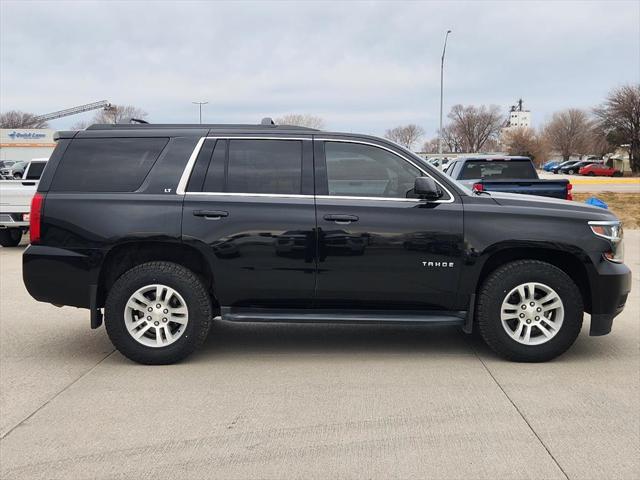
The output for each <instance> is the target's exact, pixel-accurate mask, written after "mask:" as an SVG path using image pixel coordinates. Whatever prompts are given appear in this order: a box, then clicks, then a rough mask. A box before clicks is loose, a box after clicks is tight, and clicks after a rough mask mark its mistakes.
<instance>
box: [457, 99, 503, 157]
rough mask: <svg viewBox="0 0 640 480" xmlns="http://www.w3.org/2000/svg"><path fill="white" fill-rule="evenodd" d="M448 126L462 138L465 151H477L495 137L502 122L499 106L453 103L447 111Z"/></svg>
mask: <svg viewBox="0 0 640 480" xmlns="http://www.w3.org/2000/svg"><path fill="white" fill-rule="evenodd" d="M448 117H449V119H451V124H450V128H451V129H452V130H453V131H454V132H455V133H456V136H458V137H460V138H462V148H463V149H464V150H466V151H467V152H478V151H480V150H482V147H483V146H484V144H485V143H486V142H487V140H489V139H492V138H497V137H498V134H499V133H500V129H501V128H502V126H503V124H504V118H503V116H502V114H501V113H500V107H498V106H497V105H491V106H490V107H487V106H485V105H481V106H480V107H476V106H474V105H468V106H466V107H465V106H463V105H454V106H453V108H452V109H451V112H449V115H448Z"/></svg>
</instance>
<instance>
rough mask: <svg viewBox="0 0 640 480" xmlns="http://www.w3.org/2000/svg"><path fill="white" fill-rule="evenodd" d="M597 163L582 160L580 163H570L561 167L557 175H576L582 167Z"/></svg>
mask: <svg viewBox="0 0 640 480" xmlns="http://www.w3.org/2000/svg"><path fill="white" fill-rule="evenodd" d="M592 163H595V162H594V161H593V160H580V161H579V162H574V163H570V164H569V165H565V166H564V167H560V168H559V169H558V172H557V173H564V174H568V175H575V174H576V173H578V172H579V171H580V169H581V168H582V167H586V166H587V165H591V164H592Z"/></svg>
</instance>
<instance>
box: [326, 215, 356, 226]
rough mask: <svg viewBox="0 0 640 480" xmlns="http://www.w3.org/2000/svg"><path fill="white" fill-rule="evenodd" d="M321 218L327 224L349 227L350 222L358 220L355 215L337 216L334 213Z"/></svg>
mask: <svg viewBox="0 0 640 480" xmlns="http://www.w3.org/2000/svg"><path fill="white" fill-rule="evenodd" d="M323 218H324V219H325V220H327V221H329V222H336V223H337V224H338V225H349V224H350V223H351V222H357V221H358V220H359V217H358V216H357V215H337V214H334V213H330V214H327V215H325V216H324V217H323Z"/></svg>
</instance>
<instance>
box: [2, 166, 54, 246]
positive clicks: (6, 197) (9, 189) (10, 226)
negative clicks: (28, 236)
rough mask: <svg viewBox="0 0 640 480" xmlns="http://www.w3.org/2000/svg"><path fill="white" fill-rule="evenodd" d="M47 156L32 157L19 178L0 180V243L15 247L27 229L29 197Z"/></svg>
mask: <svg viewBox="0 0 640 480" xmlns="http://www.w3.org/2000/svg"><path fill="white" fill-rule="evenodd" d="M47 160H48V159H47V158H34V159H33V160H31V162H29V165H28V166H27V167H26V169H25V171H24V175H23V178H22V179H21V180H0V245H2V246H3V247H15V246H17V245H18V244H19V243H20V240H21V239H22V234H23V233H24V232H26V231H27V230H28V229H29V209H30V207H31V199H32V198H33V195H34V193H36V188H37V186H38V181H39V180H40V176H41V175H42V171H43V170H44V167H45V165H46V163H47Z"/></svg>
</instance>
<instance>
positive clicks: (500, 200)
mask: <svg viewBox="0 0 640 480" xmlns="http://www.w3.org/2000/svg"><path fill="white" fill-rule="evenodd" d="M490 193H491V198H492V199H493V200H494V201H495V202H496V203H497V204H498V205H502V206H509V207H523V208H529V209H531V210H534V209H541V210H542V209H544V210H549V211H552V212H553V213H554V214H555V215H558V214H563V213H564V212H566V214H567V216H572V217H576V216H577V217H581V218H585V219H588V220H617V219H618V218H617V217H616V216H615V215H614V214H613V213H611V212H610V211H609V210H605V209H604V208H600V207H594V206H592V205H587V204H586V203H581V202H575V201H571V200H560V199H559V198H551V197H540V196H536V195H523V194H520V193H504V192H490ZM549 213H551V212H549Z"/></svg>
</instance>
